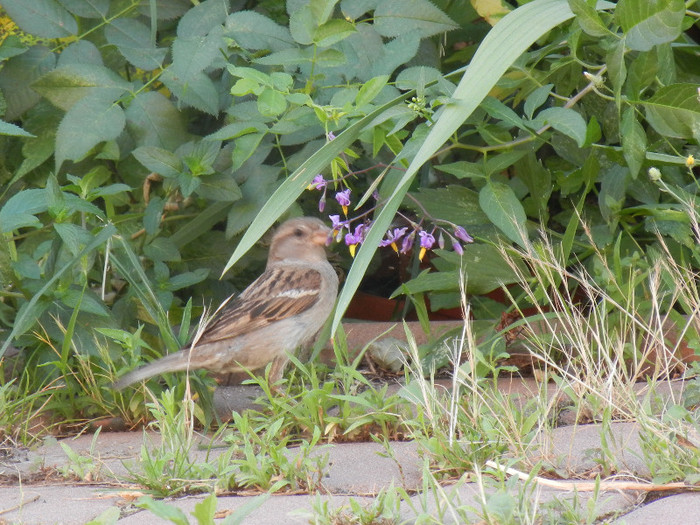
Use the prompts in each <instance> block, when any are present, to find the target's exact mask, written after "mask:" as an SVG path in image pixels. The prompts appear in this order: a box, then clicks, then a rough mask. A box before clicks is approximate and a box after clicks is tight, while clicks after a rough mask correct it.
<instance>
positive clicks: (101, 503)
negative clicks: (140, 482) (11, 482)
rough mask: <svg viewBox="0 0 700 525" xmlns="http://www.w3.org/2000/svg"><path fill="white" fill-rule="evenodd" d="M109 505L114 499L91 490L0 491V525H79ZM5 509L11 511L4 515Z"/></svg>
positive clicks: (26, 488) (70, 487)
mask: <svg viewBox="0 0 700 525" xmlns="http://www.w3.org/2000/svg"><path fill="white" fill-rule="evenodd" d="M20 503H22V505H21V506H20ZM112 505H114V498H113V497H111V495H110V494H109V493H107V492H105V490H104V489H99V488H95V487H92V486H80V485H78V486H76V485H56V486H53V485H48V486H47V485H27V486H23V487H0V513H1V514H0V523H2V524H4V523H12V524H15V523H21V524H22V525H35V524H36V525H46V524H47V523H51V524H54V525H79V524H80V525H82V524H84V523H87V522H88V521H90V520H92V519H93V518H94V517H95V516H98V515H99V514H101V513H102V512H104V511H105V510H106V509H107V508H109V507H111V506H112ZM17 507H19V508H17ZM9 509H14V510H11V511H9V512H7V511H8V510H9Z"/></svg>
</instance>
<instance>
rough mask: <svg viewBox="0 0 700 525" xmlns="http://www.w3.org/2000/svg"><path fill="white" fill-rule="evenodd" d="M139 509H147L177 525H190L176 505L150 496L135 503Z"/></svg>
mask: <svg viewBox="0 0 700 525" xmlns="http://www.w3.org/2000/svg"><path fill="white" fill-rule="evenodd" d="M135 505H136V506H137V507H141V508H142V509H146V510H148V511H150V512H152V513H153V514H155V515H156V516H157V517H159V518H161V519H164V520H167V521H170V522H172V523H174V524H175V525H189V523H190V520H188V519H187V515H186V514H185V513H184V512H183V511H181V510H180V509H178V508H177V507H175V506H174V505H169V504H167V503H165V502H164V501H160V500H154V499H153V498H151V497H150V496H143V497H141V498H139V500H138V501H137V502H136V503H135Z"/></svg>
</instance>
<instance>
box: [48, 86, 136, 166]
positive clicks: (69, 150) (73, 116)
mask: <svg viewBox="0 0 700 525" xmlns="http://www.w3.org/2000/svg"><path fill="white" fill-rule="evenodd" d="M125 123H126V117H125V116H124V111H123V110H122V108H121V107H120V106H119V105H118V104H116V103H114V97H113V96H112V95H111V94H110V93H94V94H91V95H89V96H87V97H85V98H83V99H82V100H80V101H78V102H77V103H76V104H75V105H74V106H73V107H72V108H71V109H70V110H68V112H67V113H66V116H65V117H63V120H62V121H61V124H60V125H59V126H58V131H57V132H56V171H57V172H58V171H59V170H60V168H61V165H62V164H63V162H64V161H66V160H72V161H78V160H81V159H82V158H83V157H85V155H87V154H88V153H89V151H90V150H91V149H92V148H93V147H95V146H96V145H97V144H99V143H100V142H104V141H107V140H114V139H116V138H117V137H118V136H119V135H120V134H121V132H122V130H123V129H124V125H125Z"/></svg>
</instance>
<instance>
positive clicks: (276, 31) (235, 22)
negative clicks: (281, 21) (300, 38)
mask: <svg viewBox="0 0 700 525" xmlns="http://www.w3.org/2000/svg"><path fill="white" fill-rule="evenodd" d="M225 34H226V35H227V36H230V37H231V38H233V39H234V40H235V41H236V42H237V43H238V45H240V46H241V47H243V48H244V49H253V50H258V49H269V50H270V51H273V52H276V51H281V50H283V49H287V48H289V47H292V46H293V45H295V44H294V39H293V38H292V35H291V33H290V32H289V29H287V28H286V27H283V26H280V25H278V24H276V23H275V22H273V21H272V20H270V19H269V18H267V17H266V16H263V15H261V14H260V13H256V12H255V11H239V12H237V13H232V14H231V15H230V16H229V17H228V19H227V20H226V32H225Z"/></svg>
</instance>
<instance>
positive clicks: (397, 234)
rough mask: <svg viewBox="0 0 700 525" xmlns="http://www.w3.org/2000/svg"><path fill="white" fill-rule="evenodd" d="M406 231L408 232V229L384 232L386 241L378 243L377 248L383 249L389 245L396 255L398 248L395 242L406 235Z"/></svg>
mask: <svg viewBox="0 0 700 525" xmlns="http://www.w3.org/2000/svg"><path fill="white" fill-rule="evenodd" d="M406 230H408V228H394V230H393V231H392V230H389V231H388V232H386V239H383V240H381V241H379V246H381V247H382V248H383V247H384V246H389V245H391V247H392V248H393V249H394V251H395V252H396V253H398V252H399V248H398V247H397V246H396V241H398V240H399V239H400V238H401V237H403V236H404V235H405V234H406Z"/></svg>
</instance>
